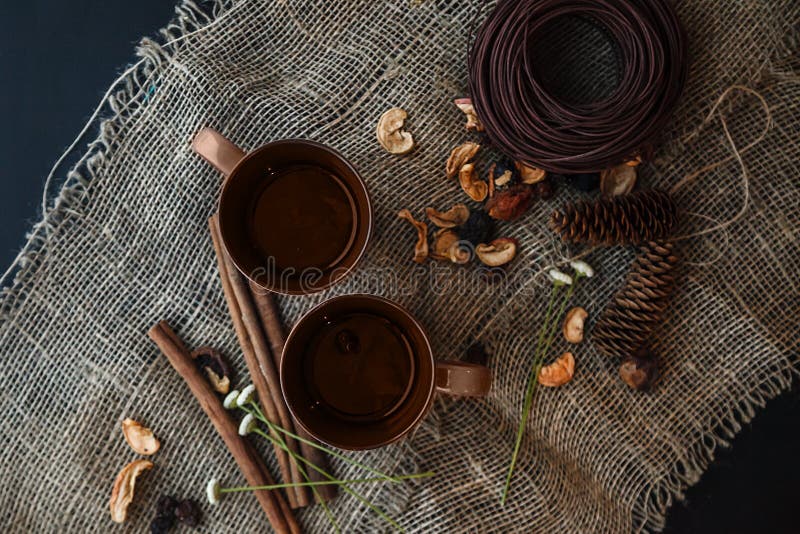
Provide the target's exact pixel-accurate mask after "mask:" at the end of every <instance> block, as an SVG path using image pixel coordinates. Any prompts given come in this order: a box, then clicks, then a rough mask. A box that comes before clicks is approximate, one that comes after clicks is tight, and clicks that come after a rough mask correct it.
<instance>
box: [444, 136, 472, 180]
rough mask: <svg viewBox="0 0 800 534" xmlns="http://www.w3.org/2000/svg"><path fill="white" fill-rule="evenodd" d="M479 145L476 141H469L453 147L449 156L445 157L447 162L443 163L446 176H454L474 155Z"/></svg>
mask: <svg viewBox="0 0 800 534" xmlns="http://www.w3.org/2000/svg"><path fill="white" fill-rule="evenodd" d="M480 147H481V145H479V144H478V143H469V142H467V143H464V144H463V145H458V146H457V147H455V148H454V149H453V151H452V152H450V157H449V158H447V164H446V165H445V171H446V172H447V177H448V178H454V177H455V176H456V174H458V172H459V171H460V170H461V167H463V166H464V165H465V164H466V163H469V161H470V160H471V159H472V158H474V157H475V154H477V153H478V149H479V148H480Z"/></svg>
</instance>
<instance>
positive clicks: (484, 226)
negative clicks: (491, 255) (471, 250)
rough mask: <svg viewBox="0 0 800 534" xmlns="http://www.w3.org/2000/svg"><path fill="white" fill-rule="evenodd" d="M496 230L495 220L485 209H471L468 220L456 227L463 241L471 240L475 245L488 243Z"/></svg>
mask: <svg viewBox="0 0 800 534" xmlns="http://www.w3.org/2000/svg"><path fill="white" fill-rule="evenodd" d="M492 230H494V222H493V221H492V218H491V217H489V215H488V214H487V213H486V212H485V211H483V210H471V211H470V214H469V219H467V222H465V223H464V224H462V225H461V226H459V227H458V228H456V233H457V234H458V238H459V239H460V240H461V241H469V242H470V243H472V245H473V246H478V245H480V244H481V243H487V242H488V241H489V238H490V237H491V234H492Z"/></svg>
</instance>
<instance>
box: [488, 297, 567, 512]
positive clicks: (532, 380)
mask: <svg viewBox="0 0 800 534" xmlns="http://www.w3.org/2000/svg"><path fill="white" fill-rule="evenodd" d="M560 287H561V284H558V283H555V284H553V289H552V290H551V291H550V302H549V303H548V305H547V313H545V316H544V322H543V323H542V326H541V327H540V328H539V340H538V341H537V342H536V352H534V355H533V366H532V368H531V373H530V376H529V377H528V387H527V389H526V391H525V402H524V403H523V406H522V419H521V420H520V422H519V426H518V427H517V439H516V441H515V442H514V452H513V453H511V464H510V465H509V466H508V475H506V484H505V487H504V488H503V496H502V497H501V498H500V504H505V502H506V498H507V497H508V490H509V488H510V487H511V477H512V476H513V475H514V467H515V466H516V464H517V457H518V456H519V449H520V446H521V445H522V436H523V434H524V433H525V424H526V421H527V420H528V414H529V413H530V411H531V404H532V402H533V391H534V388H535V387H536V377H537V376H538V375H539V368H540V367H541V364H540V358H539V351H540V350H541V347H542V341H544V338H545V333H546V332H547V324H548V323H549V322H550V314H551V313H552V311H553V304H554V303H555V300H556V293H558V290H559V288H560Z"/></svg>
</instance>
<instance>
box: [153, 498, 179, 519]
mask: <svg viewBox="0 0 800 534" xmlns="http://www.w3.org/2000/svg"><path fill="white" fill-rule="evenodd" d="M177 507H178V500H177V499H176V498H175V497H173V496H172V495H162V496H161V497H159V499H158V502H157V503H156V515H174V514H175V508H177Z"/></svg>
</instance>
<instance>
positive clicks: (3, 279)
mask: <svg viewBox="0 0 800 534" xmlns="http://www.w3.org/2000/svg"><path fill="white" fill-rule="evenodd" d="M242 5H243V4H242V3H239V4H236V5H234V6H233V7H231V8H230V9H229V10H228V11H226V12H225V13H223V14H222V15H220V16H219V17H217V18H216V19H215V20H213V21H211V22H209V23H208V24H206V25H205V26H203V27H202V28H198V29H196V30H194V31H191V32H188V33H184V34H183V35H180V36H178V37H176V38H175V39H171V40H169V41H166V42H165V43H163V44H162V45H161V47H162V48H166V47H168V46H172V45H174V44H175V43H177V42H179V41H183V40H184V39H187V38H189V37H192V36H194V35H198V34H200V33H202V32H204V31H206V30H209V29H211V28H213V27H214V26H216V25H218V24H219V23H220V22H223V21H225V20H226V19H227V18H228V17H230V15H232V14H233V13H234V12H236V10H237V9H239V8H240V7H241V6H242ZM147 59H148V58H141V59H140V60H139V61H137V62H136V63H134V64H133V65H131V66H130V67H128V68H127V69H125V71H124V72H123V73H122V74H120V75H119V76H118V77H117V78H116V79H115V80H114V81H113V82H111V85H110V86H109V88H108V90H107V91H106V92H105V94H103V97H102V98H101V99H100V103H99V104H98V105H97V107H96V108H95V110H94V112H93V113H92V114H91V116H90V117H89V119H88V120H87V121H86V124H85V125H84V126H83V128H82V129H81V131H80V132H79V133H78V135H77V137H75V139H74V140H73V141H72V143H71V144H70V145H69V146H68V147H67V149H66V150H64V152H63V153H62V154H61V156H60V157H59V158H58V159H57V160H56V162H55V163H54V164H53V167H52V168H51V169H50V172H49V174H48V175H47V178H46V179H45V182H44V190H43V191H42V205H41V208H42V220H43V221H44V220H45V219H46V218H47V211H48V209H47V200H48V196H49V195H48V193H49V191H50V188H51V187H52V183H53V179H54V177H55V175H56V172H57V171H58V169H59V168H60V167H61V165H62V164H63V163H64V160H66V158H67V156H69V155H70V154H71V153H72V151H73V150H75V148H76V147H77V146H78V143H80V141H81V139H83V137H84V136H85V135H86V134H87V133H88V132H89V129H90V128H91V127H92V125H93V124H94V122H95V121H96V120H97V117H98V116H99V115H100V112H101V111H102V110H103V108H104V107H105V106H106V104H107V103H108V100H109V98H110V97H111V95H112V94H113V92H114V90H115V89H116V88H117V86H119V84H120V83H122V82H123V81H124V80H125V79H127V78H128V76H130V75H131V74H133V73H135V72H136V71H137V70H138V69H139V68H140V67H141V66H142V65H143V64H144V63H145V62H146V61H147ZM147 80H149V78H147V79H145V82H147ZM145 85H146V83H143V84H141V86H140V87H139V88H138V89H137V90H136V92H135V93H133V94H132V95H131V97H130V98H129V99H128V100H127V101H126V102H125V104H124V105H123V106H122V108H127V107H128V105H129V104H130V103H131V102H132V101H134V100H135V99H136V98H138V97H139V95H140V94H141V93H142V90H143V88H144V86H145ZM89 152H90V151H87V153H86V154H84V155H83V156H82V157H81V158H80V159H79V160H78V162H77V163H76V164H75V167H76V168H77V167H79V166H81V165H82V164H83V163H85V162H86V159H87V158H88V157H89V155H90V153H89ZM43 226H44V233H45V243H47V242H48V241H49V238H50V230H49V228H47V225H46V224H45V225H43ZM30 246H31V240H30V239H29V240H28V242H27V243H25V246H23V248H22V250H20V251H19V253H17V255H16V256H15V257H14V260H13V261H12V262H11V265H9V266H8V268H7V269H6V270H5V272H4V273H3V275H2V277H0V287H2V286H4V285H5V283H6V281H7V279H8V277H9V276H10V275H11V273H13V272H14V270H15V268H16V267H17V265H18V264H19V262H20V260H21V259H22V258H23V257H24V256H25V254H26V253H27V252H28V250H29V249H30Z"/></svg>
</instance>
